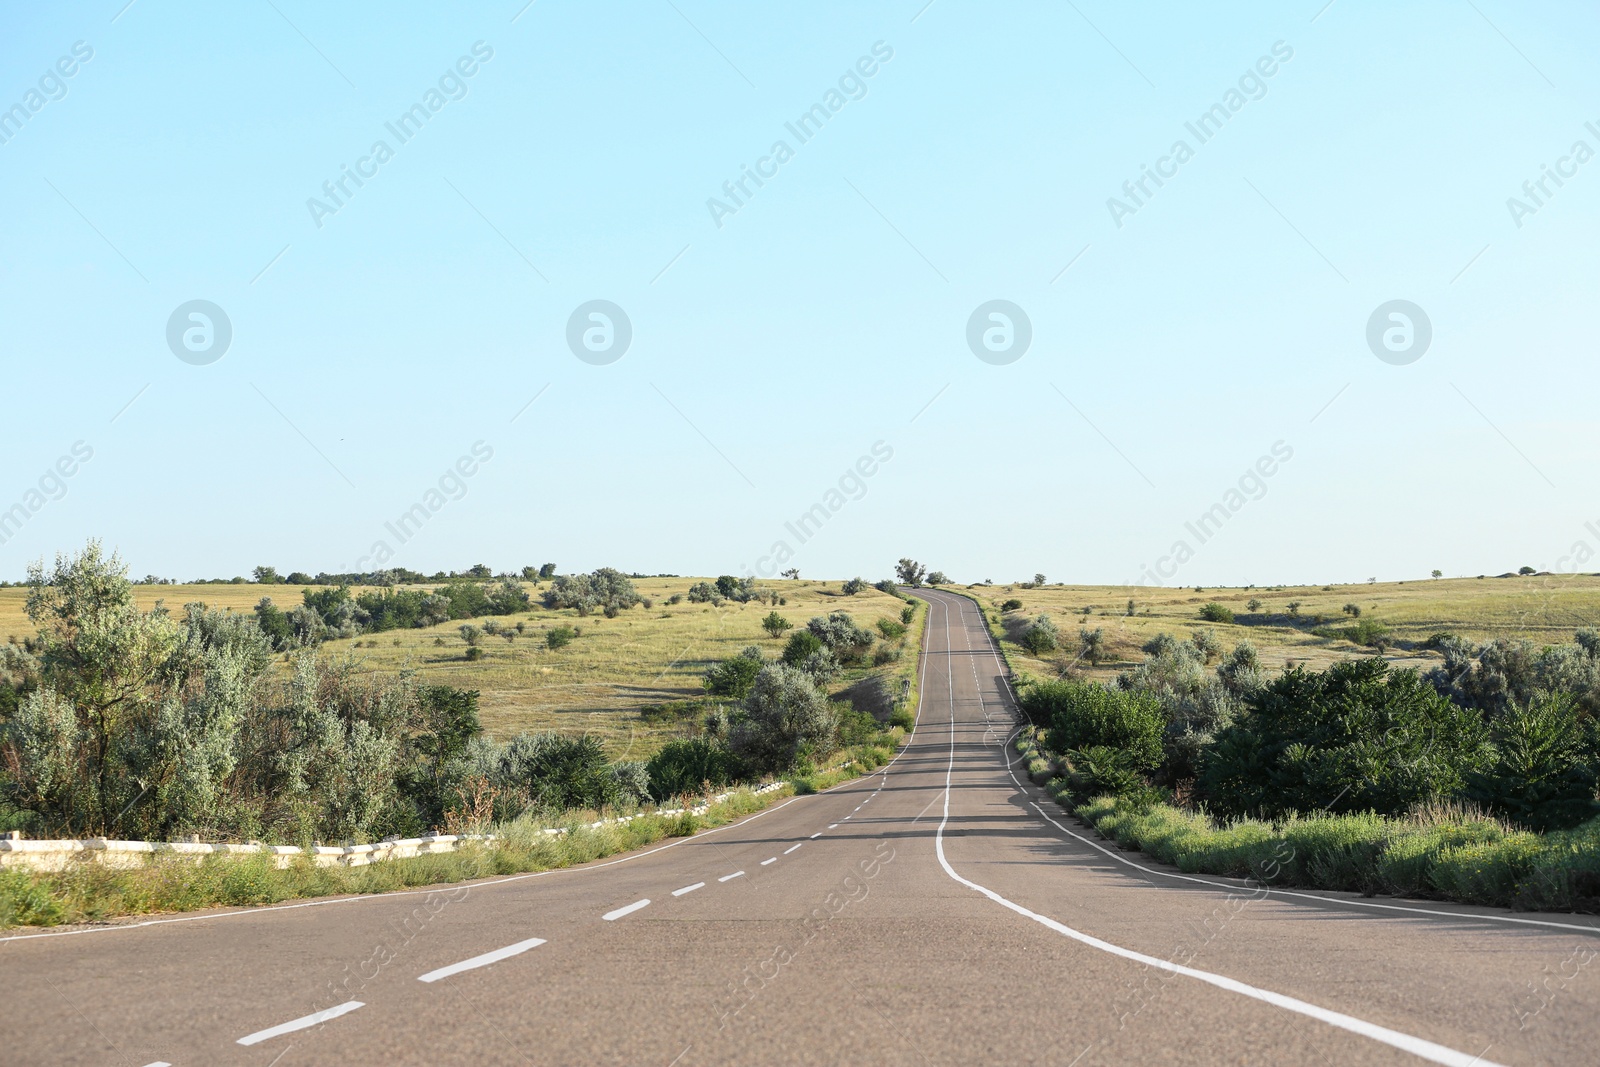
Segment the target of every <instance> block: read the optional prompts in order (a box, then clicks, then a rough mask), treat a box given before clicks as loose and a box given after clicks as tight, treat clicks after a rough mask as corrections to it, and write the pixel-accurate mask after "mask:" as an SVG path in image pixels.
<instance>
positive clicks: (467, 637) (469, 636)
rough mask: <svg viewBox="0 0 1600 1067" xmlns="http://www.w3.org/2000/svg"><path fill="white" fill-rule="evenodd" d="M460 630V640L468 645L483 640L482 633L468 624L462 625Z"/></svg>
mask: <svg viewBox="0 0 1600 1067" xmlns="http://www.w3.org/2000/svg"><path fill="white" fill-rule="evenodd" d="M460 629H461V640H463V641H465V642H466V643H467V644H469V645H475V644H477V643H478V642H479V641H480V640H482V639H483V631H482V630H481V629H479V628H478V627H476V626H474V625H472V624H471V623H470V622H469V623H463V624H462V625H461V628H460Z"/></svg>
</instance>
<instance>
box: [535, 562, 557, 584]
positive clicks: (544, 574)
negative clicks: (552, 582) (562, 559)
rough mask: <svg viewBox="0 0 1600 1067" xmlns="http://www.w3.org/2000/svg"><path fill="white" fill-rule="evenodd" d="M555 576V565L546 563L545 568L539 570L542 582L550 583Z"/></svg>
mask: <svg viewBox="0 0 1600 1067" xmlns="http://www.w3.org/2000/svg"><path fill="white" fill-rule="evenodd" d="M555 576H556V565H555V564H554V563H546V564H545V565H544V566H542V567H540V568H539V578H540V580H541V581H548V580H549V579H551V578H554V577H555Z"/></svg>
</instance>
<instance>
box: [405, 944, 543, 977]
mask: <svg viewBox="0 0 1600 1067" xmlns="http://www.w3.org/2000/svg"><path fill="white" fill-rule="evenodd" d="M542 944H544V938H542V937H530V938H528V940H526V941H518V942H517V943H516V944H515V945H507V946H506V947H505V948H497V949H495V950H494V951H493V952H485V953H484V954H483V955H481V956H474V957H472V958H471V959H470V960H462V961H461V962H460V963H452V964H451V965H450V966H448V967H440V968H439V969H438V970H436V971H429V972H428V973H427V974H419V975H417V981H419V982H437V981H438V980H439V979H441V978H449V977H450V976H451V975H452V974H460V973H461V972H462V971H471V970H474V969H476V968H478V967H487V966H489V964H491V963H499V962H500V961H501V960H508V959H510V958H511V957H512V956H520V955H522V954H523V953H524V952H526V951H528V950H529V949H530V948H538V947H539V946H540V945H542Z"/></svg>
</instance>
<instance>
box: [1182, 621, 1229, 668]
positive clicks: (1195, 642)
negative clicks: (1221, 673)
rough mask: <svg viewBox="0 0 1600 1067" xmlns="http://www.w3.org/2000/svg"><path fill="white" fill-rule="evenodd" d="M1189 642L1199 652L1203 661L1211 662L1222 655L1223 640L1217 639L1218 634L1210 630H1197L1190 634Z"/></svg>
mask: <svg viewBox="0 0 1600 1067" xmlns="http://www.w3.org/2000/svg"><path fill="white" fill-rule="evenodd" d="M1189 644H1190V645H1191V646H1192V647H1193V648H1194V650H1195V652H1196V653H1198V654H1199V656H1200V660H1201V662H1202V663H1210V662H1211V661H1212V660H1214V659H1216V658H1217V657H1218V656H1220V655H1222V642H1221V641H1218V640H1217V635H1216V634H1215V633H1214V632H1213V631H1211V630H1209V629H1203V630H1196V631H1195V632H1194V633H1192V634H1190V635H1189Z"/></svg>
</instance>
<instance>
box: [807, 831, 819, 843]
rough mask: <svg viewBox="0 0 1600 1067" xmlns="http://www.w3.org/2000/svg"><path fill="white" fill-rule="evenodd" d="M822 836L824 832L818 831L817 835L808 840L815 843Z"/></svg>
mask: <svg viewBox="0 0 1600 1067" xmlns="http://www.w3.org/2000/svg"><path fill="white" fill-rule="evenodd" d="M821 836H822V831H821V830H818V831H817V832H816V833H814V834H812V835H811V836H810V837H809V838H808V839H807V840H810V841H815V840H816V839H817V838H819V837H821Z"/></svg>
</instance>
